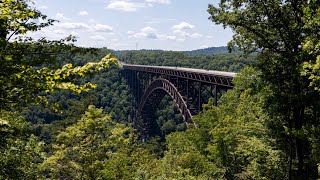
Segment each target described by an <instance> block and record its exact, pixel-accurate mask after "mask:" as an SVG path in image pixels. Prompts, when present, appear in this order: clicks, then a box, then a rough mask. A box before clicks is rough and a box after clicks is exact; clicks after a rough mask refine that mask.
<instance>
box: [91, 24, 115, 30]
mask: <svg viewBox="0 0 320 180" xmlns="http://www.w3.org/2000/svg"><path fill="white" fill-rule="evenodd" d="M93 29H94V31H96V32H112V30H113V27H111V26H108V25H105V24H96V25H95V26H94V28H93Z"/></svg>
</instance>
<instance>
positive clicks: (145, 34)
mask: <svg viewBox="0 0 320 180" xmlns="http://www.w3.org/2000/svg"><path fill="white" fill-rule="evenodd" d="M128 35H129V38H130V37H134V38H147V39H159V37H158V34H157V30H156V29H154V28H152V27H149V26H148V27H144V28H142V29H141V30H140V32H137V33H134V32H133V31H128Z"/></svg>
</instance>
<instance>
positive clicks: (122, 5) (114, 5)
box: [106, 1, 145, 12]
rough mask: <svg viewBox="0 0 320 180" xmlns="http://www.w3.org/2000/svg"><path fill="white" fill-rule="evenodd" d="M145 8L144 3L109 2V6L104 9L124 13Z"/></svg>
mask: <svg viewBox="0 0 320 180" xmlns="http://www.w3.org/2000/svg"><path fill="white" fill-rule="evenodd" d="M143 7H145V4H144V3H133V2H127V1H111V3H110V4H108V6H107V7H106V9H112V10H118V11H126V12H134V11H137V10H138V9H139V8H143Z"/></svg>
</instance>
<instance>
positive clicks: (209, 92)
mask: <svg viewBox="0 0 320 180" xmlns="http://www.w3.org/2000/svg"><path fill="white" fill-rule="evenodd" d="M202 71H204V70H202ZM123 73H124V75H125V77H126V79H127V81H128V84H129V86H130V87H131V90H132V92H133V94H134V96H135V102H134V103H135V104H136V107H137V108H138V111H137V112H136V114H134V117H136V118H135V121H134V122H133V123H134V126H135V127H137V128H139V129H140V131H141V132H142V134H143V135H145V136H149V135H150V134H153V133H155V132H149V130H150V129H153V130H154V131H156V129H157V127H156V126H157V124H155V123H156V122H155V118H156V117H155V111H156V109H157V107H158V105H159V103H160V101H161V100H162V98H163V97H164V95H165V94H168V95H170V96H171V98H172V99H173V100H174V102H175V103H176V105H177V107H178V109H179V111H180V112H181V114H182V116H183V118H184V120H185V122H186V123H187V124H189V123H192V116H194V115H196V114H198V113H199V112H200V111H201V110H202V104H204V103H208V100H209V98H212V99H213V105H215V106H217V105H218V99H219V98H220V97H221V96H222V94H223V93H224V92H226V91H227V90H228V89H232V88H233V84H232V79H233V77H234V76H233V75H232V73H230V74H231V76H228V73H226V74H227V75H224V74H223V72H222V73H219V72H218V73H217V74H214V73H211V72H210V73H206V72H195V70H194V69H191V70H190V71H187V68H183V69H182V70H181V69H179V68H177V69H176V68H172V67H171V68H168V67H165V68H162V67H156V66H140V65H123ZM221 74H223V75H221Z"/></svg>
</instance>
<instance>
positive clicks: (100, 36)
mask: <svg viewBox="0 0 320 180" xmlns="http://www.w3.org/2000/svg"><path fill="white" fill-rule="evenodd" d="M218 1H219V0H36V1H35V6H36V7H37V9H39V10H40V11H41V12H43V13H44V14H46V15H47V16H48V18H51V19H56V20H58V21H59V22H56V23H55V25H54V26H52V27H48V28H45V29H43V30H41V31H40V32H36V33H33V34H32V35H31V36H33V37H36V38H39V37H47V38H48V39H51V40H54V39H56V40H57V39H61V38H63V37H66V36H68V35H74V36H76V37H77V42H76V45H78V46H83V47H107V48H109V49H114V50H135V49H162V50H194V49H201V48H207V47H218V46H225V45H227V43H228V42H229V41H230V40H231V38H232V35H233V33H232V31H231V30H230V29H224V28H223V27H222V26H221V25H215V24H214V23H213V22H211V21H210V20H209V19H208V18H209V16H210V15H209V13H208V12H207V8H208V4H213V5H215V6H217V4H218Z"/></svg>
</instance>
